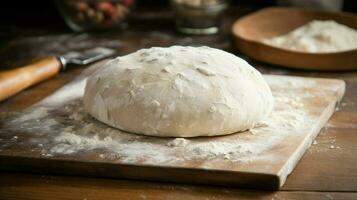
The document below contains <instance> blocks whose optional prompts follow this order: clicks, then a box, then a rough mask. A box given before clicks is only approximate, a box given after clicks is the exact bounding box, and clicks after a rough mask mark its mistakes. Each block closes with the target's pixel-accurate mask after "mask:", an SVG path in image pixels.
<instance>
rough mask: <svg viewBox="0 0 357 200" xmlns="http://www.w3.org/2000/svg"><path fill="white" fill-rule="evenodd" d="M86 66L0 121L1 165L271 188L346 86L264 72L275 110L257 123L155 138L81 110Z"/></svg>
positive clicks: (37, 170) (279, 182) (278, 184)
mask: <svg viewBox="0 0 357 200" xmlns="http://www.w3.org/2000/svg"><path fill="white" fill-rule="evenodd" d="M95 68H96V67H92V68H90V69H88V70H87V71H85V72H84V73H83V74H82V75H81V76H80V77H78V78H77V79H76V80H74V81H73V82H71V83H69V84H67V85H66V86H64V87H63V88H61V89H60V90H58V91H57V92H55V93H54V94H52V95H51V96H49V97H48V98H46V99H44V100H43V101H41V102H39V103H38V104H36V105H34V106H32V107H30V108H29V109H26V110H25V111H23V112H20V113H15V114H9V115H7V116H6V117H3V118H2V120H1V122H0V127H1V128H0V168H1V169H5V170H15V171H29V172H35V173H54V174H69V175H84V176H95V177H120V178H130V179H144V180H155V181H169V182H185V183H195V184H212V185H227V186H241V187H247V188H265V189H278V188H279V187H281V186H282V185H283V184H284V182H285V180H286V178H287V176H288V175H289V174H290V173H291V171H292V170H293V169H294V167H295V165H296V164H297V162H298V161H299V159H300V158H301V157H302V155H303V154H304V152H305V151H306V149H307V148H308V147H309V146H310V145H311V144H312V142H313V141H314V139H315V137H316V136H317V134H318V133H319V131H320V129H321V128H322V127H323V126H324V124H325V123H326V121H327V120H328V119H329V117H330V116H331V115H332V114H333V112H334V110H335V106H336V104H337V102H338V101H340V100H341V98H342V97H343V94H344V91H345V83H344V82H343V81H342V80H336V79H320V78H303V77H291V76H277V75H265V76H264V77H265V79H266V80H267V82H268V84H269V85H270V87H271V89H272V91H273V95H274V98H275V108H274V112H273V113H272V114H271V115H270V116H269V117H268V119H267V120H266V121H264V122H263V123H262V124H261V126H260V127H257V128H254V129H252V130H250V131H245V132H240V133H235V134H231V135H228V136H219V137H199V138H189V139H175V138H155V137H150V136H140V135H136V134H132V133H125V132H123V131H120V130H116V129H112V128H110V127H108V126H106V125H105V124H102V123H100V122H98V121H96V120H95V119H93V118H91V117H90V116H89V115H87V114H86V113H85V112H84V111H83V108H82V103H81V97H82V94H83V88H84V84H85V77H86V76H87V75H88V74H90V73H92V71H93V70H95Z"/></svg>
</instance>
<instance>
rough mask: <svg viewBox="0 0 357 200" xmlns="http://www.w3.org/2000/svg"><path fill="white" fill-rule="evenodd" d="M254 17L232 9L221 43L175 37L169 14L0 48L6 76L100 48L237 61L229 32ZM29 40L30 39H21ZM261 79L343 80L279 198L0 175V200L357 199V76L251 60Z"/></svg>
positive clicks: (28, 98)
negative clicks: (176, 49) (206, 49)
mask: <svg viewBox="0 0 357 200" xmlns="http://www.w3.org/2000/svg"><path fill="white" fill-rule="evenodd" d="M251 11H252V9H243V8H239V9H238V8H235V9H230V10H229V12H228V13H227V17H226V19H225V21H224V24H223V29H222V30H223V31H222V33H221V34H219V35H215V36H195V37H194V36H187V35H181V34H178V33H176V32H175V31H174V25H173V23H172V20H171V13H170V12H167V11H160V10H154V11H146V12H141V13H138V14H136V15H135V16H134V17H133V19H131V20H130V23H129V24H130V26H129V28H128V29H127V30H125V31H123V30H119V31H114V32H108V33H95V34H87V33H82V34H73V33H68V31H66V30H64V31H59V30H56V31H50V30H26V31H23V30H22V31H23V34H22V36H20V35H19V34H16V31H14V32H13V33H11V34H13V37H11V39H10V40H9V39H8V38H9V35H7V36H6V42H5V41H2V42H0V44H3V45H1V46H0V66H1V68H0V70H3V69H10V68H12V67H15V66H18V65H20V64H23V63H25V62H26V61H28V60H29V59H31V58H35V57H40V56H44V55H48V54H58V53H63V52H66V51H68V50H69V49H80V48H88V47H91V46H95V45H102V46H108V47H113V48H118V49H119V52H120V54H126V53H128V52H131V51H134V50H136V49H139V48H143V47H149V46H168V45H173V44H180V45H208V46H212V47H217V48H222V49H225V50H227V51H230V52H233V53H235V54H238V55H239V52H237V50H235V48H234V47H232V46H231V42H230V39H231V38H230V28H229V27H230V25H231V24H232V22H233V20H234V19H236V18H238V17H239V16H241V15H243V14H246V13H248V12H251ZM23 35H25V36H23ZM247 60H248V61H249V62H250V63H251V64H252V65H253V66H255V67H256V68H257V69H259V70H260V71H261V72H263V73H270V74H286V75H299V76H310V77H330V78H340V79H344V80H345V81H346V83H347V88H346V89H347V90H346V95H345V97H344V99H343V101H342V103H341V105H340V109H339V110H338V111H337V112H336V113H335V114H334V115H333V117H332V118H331V119H330V120H329V122H328V124H327V125H326V126H325V128H324V129H323V130H322V131H321V133H320V135H319V136H318V138H317V140H316V144H314V145H313V146H312V147H311V148H310V149H309V150H308V151H307V153H306V154H305V155H304V157H303V158H302V160H301V161H300V162H299V164H298V165H297V167H296V168H295V170H294V171H293V173H292V174H291V175H290V176H289V177H288V180H287V182H286V184H285V185H284V187H283V188H282V189H281V190H280V191H254V190H244V189H240V188H227V187H213V186H199V185H184V184H168V183H155V182H144V181H133V180H118V179H103V178H87V177H68V176H59V175H42V174H25V173H20V172H19V173H15V172H5V171H2V172H0V199H88V200H89V199H180V200H181V199H197V198H199V199H238V198H239V199H357V71H349V72H336V73H323V72H313V71H303V70H290V69H285V68H281V67H277V66H271V65H267V64H263V63H259V62H256V61H253V60H250V59H247ZM83 69H84V68H74V69H71V70H68V71H66V72H65V73H63V74H60V75H59V76H57V77H55V78H53V79H51V80H48V81H45V82H43V83H41V84H38V85H36V86H34V87H32V88H29V89H27V90H26V91H24V92H22V93H20V94H18V95H16V96H14V97H12V98H10V99H8V100H6V101H4V102H2V103H0V112H1V113H2V114H6V113H8V112H13V111H19V110H22V109H24V108H26V107H28V106H30V105H32V104H34V103H36V102H38V101H40V100H41V99H42V98H44V97H46V96H47V95H49V94H51V93H52V92H53V91H55V90H56V89H58V88H60V87H61V86H62V85H63V84H65V83H67V82H68V81H70V80H72V79H73V78H74V77H75V76H76V75H78V74H79V73H80V72H81V71H82V70H83Z"/></svg>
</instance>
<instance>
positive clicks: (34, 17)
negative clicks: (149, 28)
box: [0, 0, 357, 35]
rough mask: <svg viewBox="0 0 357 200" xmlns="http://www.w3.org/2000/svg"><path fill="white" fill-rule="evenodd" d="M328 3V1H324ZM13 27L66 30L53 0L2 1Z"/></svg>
mask: <svg viewBox="0 0 357 200" xmlns="http://www.w3.org/2000/svg"><path fill="white" fill-rule="evenodd" d="M326 1H329V0H326ZM136 2H137V9H143V8H150V7H169V0H137V1H136ZM274 2H275V1H274V0H231V4H230V5H231V6H238V7H239V6H242V7H252V8H261V7H266V6H274V5H275V3H274ZM356 3H357V0H345V1H344V6H343V10H344V11H347V12H354V13H356V12H357V6H356ZM14 27H17V28H19V27H24V28H54V29H56V28H58V29H63V28H67V27H66V25H65V23H64V21H63V20H62V18H61V16H60V14H59V13H58V11H57V9H56V5H55V1H54V0H22V1H3V2H1V5H0V35H1V32H4V31H6V30H7V29H12V28H14Z"/></svg>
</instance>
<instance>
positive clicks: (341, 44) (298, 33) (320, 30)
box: [263, 20, 357, 53]
mask: <svg viewBox="0 0 357 200" xmlns="http://www.w3.org/2000/svg"><path fill="white" fill-rule="evenodd" d="M263 42H264V43H266V44H269V45H272V46H277V47H281V48H284V49H289V50H295V51H301V52H310V53H328V52H339V51H347V50H352V49H357V31H356V30H354V29H352V28H349V27H347V26H345V25H342V24H339V23H336V22H335V21H331V20H327V21H322V20H315V21H311V22H309V23H308V24H306V25H304V26H301V27H299V28H297V29H295V30H293V31H291V32H289V33H287V34H286V35H282V36H278V37H274V38H270V39H266V40H263Z"/></svg>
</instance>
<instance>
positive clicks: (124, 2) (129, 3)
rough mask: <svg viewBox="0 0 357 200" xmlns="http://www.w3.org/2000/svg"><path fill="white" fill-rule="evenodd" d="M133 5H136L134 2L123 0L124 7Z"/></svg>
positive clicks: (132, 0)
mask: <svg viewBox="0 0 357 200" xmlns="http://www.w3.org/2000/svg"><path fill="white" fill-rule="evenodd" d="M133 3H134V0H123V4H124V6H126V7H130V6H132V5H133Z"/></svg>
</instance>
